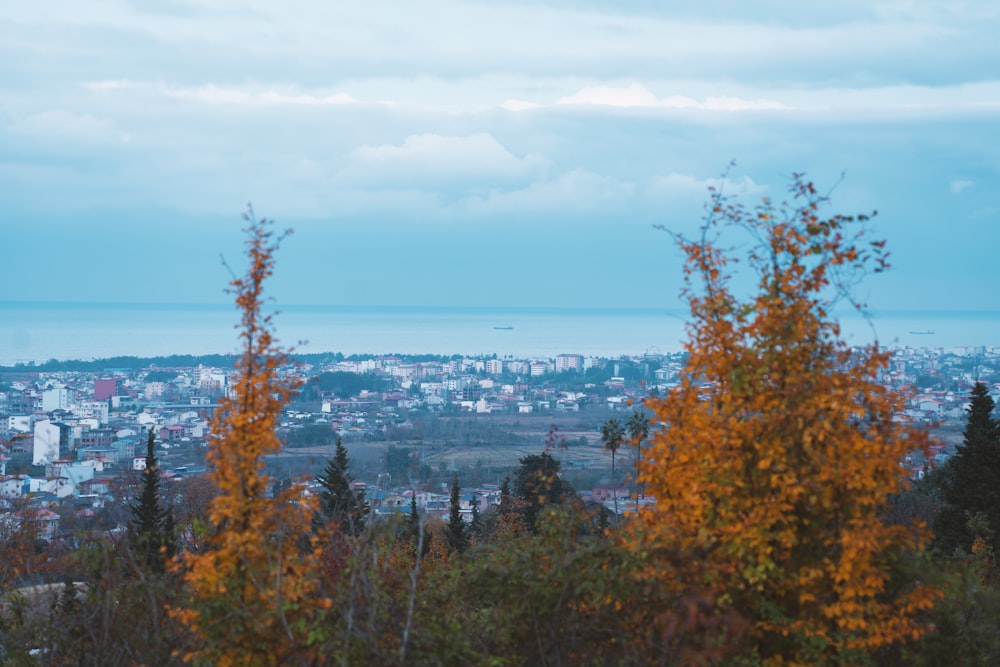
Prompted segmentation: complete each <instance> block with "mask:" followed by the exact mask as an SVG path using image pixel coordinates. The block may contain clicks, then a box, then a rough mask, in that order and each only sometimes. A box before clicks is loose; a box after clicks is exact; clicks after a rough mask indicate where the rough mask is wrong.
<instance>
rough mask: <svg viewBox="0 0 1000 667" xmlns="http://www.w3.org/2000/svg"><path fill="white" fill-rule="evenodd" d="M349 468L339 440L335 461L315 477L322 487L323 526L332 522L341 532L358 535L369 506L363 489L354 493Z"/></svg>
mask: <svg viewBox="0 0 1000 667" xmlns="http://www.w3.org/2000/svg"><path fill="white" fill-rule="evenodd" d="M349 466H350V461H349V460H348V457H347V448H346V447H344V443H343V442H342V441H341V439H340V438H339V437H338V438H337V450H336V452H335V454H334V456H333V458H332V459H330V460H329V461H328V462H327V464H326V468H324V469H323V472H322V473H321V474H320V475H319V476H318V477H316V481H317V482H318V483H319V485H320V487H321V488H322V490H321V491H320V492H319V509H320V512H321V515H322V517H323V520H324V523H333V524H334V525H336V526H337V528H338V529H339V531H340V532H342V533H345V534H348V535H357V534H358V533H360V532H361V531H363V530H364V527H365V519H366V517H367V515H368V503H367V502H365V492H364V489H362V490H360V491H355V490H354V488H353V486H352V484H353V482H354V478H353V477H351V475H350V473H349V472H348V467H349Z"/></svg>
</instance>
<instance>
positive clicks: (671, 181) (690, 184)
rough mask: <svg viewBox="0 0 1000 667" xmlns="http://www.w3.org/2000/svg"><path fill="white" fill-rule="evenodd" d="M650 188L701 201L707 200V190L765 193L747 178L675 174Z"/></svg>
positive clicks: (738, 193) (763, 186)
mask: <svg viewBox="0 0 1000 667" xmlns="http://www.w3.org/2000/svg"><path fill="white" fill-rule="evenodd" d="M652 188H653V190H654V191H659V192H667V193H671V194H674V193H676V194H681V193H684V194H686V193H696V194H698V195H699V196H701V197H702V198H703V199H704V198H707V196H708V189H709V188H715V189H716V190H719V191H722V192H723V193H725V194H728V195H758V194H763V193H765V192H767V186H765V185H761V184H759V183H755V182H754V180H753V179H752V178H750V177H749V176H744V177H743V178H742V179H740V180H736V181H734V180H732V179H729V178H697V177H695V176H691V175H689V174H679V173H676V172H674V173H671V174H667V175H666V176H663V177H660V178H656V179H654V180H653V182H652Z"/></svg>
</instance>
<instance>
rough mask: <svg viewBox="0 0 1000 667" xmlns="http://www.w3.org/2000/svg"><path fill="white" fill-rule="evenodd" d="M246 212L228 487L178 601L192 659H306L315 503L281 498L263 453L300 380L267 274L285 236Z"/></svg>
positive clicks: (275, 446)
mask: <svg viewBox="0 0 1000 667" xmlns="http://www.w3.org/2000/svg"><path fill="white" fill-rule="evenodd" d="M244 219H245V220H247V221H248V223H249V224H248V227H247V229H246V230H245V231H246V233H247V241H246V248H247V250H246V253H247V258H248V260H249V261H248V267H247V269H246V273H245V275H243V276H242V277H238V278H234V279H233V281H232V282H231V283H230V292H231V293H233V294H234V295H235V297H236V306H237V308H238V309H239V311H240V312H241V313H242V323H241V325H240V330H241V333H240V338H241V341H242V346H243V351H242V355H241V356H240V358H239V360H238V362H237V364H236V374H235V384H234V386H233V389H232V391H231V392H230V394H229V397H228V398H225V399H223V401H222V405H221V406H220V407H219V410H218V411H217V413H216V416H215V420H214V425H213V437H212V439H211V441H210V443H209V450H208V455H207V458H208V461H209V464H210V474H211V476H212V478H213V479H214V481H215V483H216V484H217V485H218V488H219V494H218V495H217V496H216V497H215V498H214V499H213V500H212V504H211V508H210V512H209V517H210V520H211V524H212V525H211V527H210V529H209V530H210V534H209V535H208V536H207V538H206V539H205V541H204V547H203V549H202V550H201V551H200V552H198V553H187V554H184V555H183V556H182V557H181V559H180V566H181V568H182V569H183V571H184V577H185V580H186V583H187V586H188V594H189V601H188V604H187V605H186V606H185V607H184V608H179V609H176V610H174V614H175V615H176V616H177V617H178V618H180V619H181V620H182V621H183V622H184V623H185V624H186V625H187V626H188V628H189V629H190V630H191V631H192V633H193V635H194V640H195V641H194V645H195V646H197V647H198V649H197V650H196V651H195V652H193V653H191V654H189V655H186V656H185V658H186V659H188V660H193V661H195V662H198V663H207V664H213V665H243V664H261V665H263V664H284V663H289V662H292V663H294V662H295V661H296V659H301V658H302V656H304V655H305V654H306V651H307V644H308V633H309V621H310V618H311V615H310V612H311V608H312V605H311V603H310V600H311V597H312V594H313V593H314V591H315V590H316V581H315V576H316V573H317V570H318V568H317V567H316V564H317V561H316V554H315V552H314V551H313V546H312V544H311V542H310V540H309V538H308V536H309V534H310V532H309V525H310V519H311V516H312V513H313V507H312V506H311V505H310V503H309V502H307V499H305V498H302V497H300V496H299V495H298V494H297V492H296V490H295V489H294V488H292V489H289V490H286V491H284V492H282V493H280V494H278V495H276V496H274V497H271V496H270V494H269V493H268V487H269V483H270V481H269V479H268V477H267V475H266V474H265V473H264V471H263V466H264V463H263V457H264V456H265V455H267V454H271V453H275V452H277V451H278V450H279V449H280V447H281V441H280V440H279V438H278V436H277V433H276V429H277V427H278V425H279V422H280V417H281V412H282V410H283V408H284V406H285V405H286V403H287V402H288V399H289V398H290V396H291V393H292V392H293V391H294V390H295V388H296V387H297V382H296V380H294V379H293V378H291V377H289V376H287V375H285V374H283V371H282V369H283V367H284V366H285V365H286V364H287V361H288V359H287V353H286V352H285V351H284V350H283V349H282V348H280V347H279V346H278V345H277V343H276V341H275V339H274V337H273V333H272V331H273V324H272V319H271V316H270V315H267V314H265V313H264V312H263V304H264V297H263V289H264V283H265V281H266V279H267V278H268V277H270V275H271V274H272V272H273V270H274V261H275V260H274V254H275V252H276V251H277V249H278V246H279V244H280V241H281V239H282V236H283V235H282V236H275V235H274V232H273V231H272V229H271V227H272V223H271V222H270V221H268V220H266V219H261V220H257V219H255V218H254V217H253V210H252V209H248V211H247V213H246V214H244ZM286 234H287V232H286Z"/></svg>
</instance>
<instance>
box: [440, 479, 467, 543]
mask: <svg viewBox="0 0 1000 667" xmlns="http://www.w3.org/2000/svg"><path fill="white" fill-rule="evenodd" d="M460 493H461V490H460V489H459V487H458V475H455V478H454V480H453V481H452V483H451V504H450V508H451V511H450V513H449V515H448V525H447V526H446V527H445V536H446V537H447V539H448V548H449V549H451V550H452V551H457V552H458V553H461V552H463V551H465V548H466V547H467V546H469V531H468V529H467V528H466V526H465V519H463V518H462V514H461V511H460V495H459V494H460Z"/></svg>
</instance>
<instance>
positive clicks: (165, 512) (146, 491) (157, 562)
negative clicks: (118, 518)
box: [129, 429, 174, 574]
mask: <svg viewBox="0 0 1000 667" xmlns="http://www.w3.org/2000/svg"><path fill="white" fill-rule="evenodd" d="M155 439H156V436H155V434H154V433H153V430H152V429H150V431H149V438H147V440H146V469H145V470H143V472H142V491H141V492H140V494H139V498H138V499H137V500H136V502H135V503H133V504H132V505H130V508H131V510H132V521H131V523H130V525H129V529H130V530H129V541H130V542H131V545H132V549H133V551H134V552H135V554H136V559H137V560H138V561H139V563H141V564H143V565H145V566H146V567H148V568H149V569H150V570H151V571H152V572H154V573H156V574H163V573H164V571H165V570H166V564H167V560H168V559H170V558H173V556H174V515H173V512H172V511H171V509H170V508H169V507H166V506H164V503H163V493H162V491H161V488H160V469H159V464H158V463H157V461H156V454H155V453H154V452H153V445H154V443H155Z"/></svg>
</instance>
